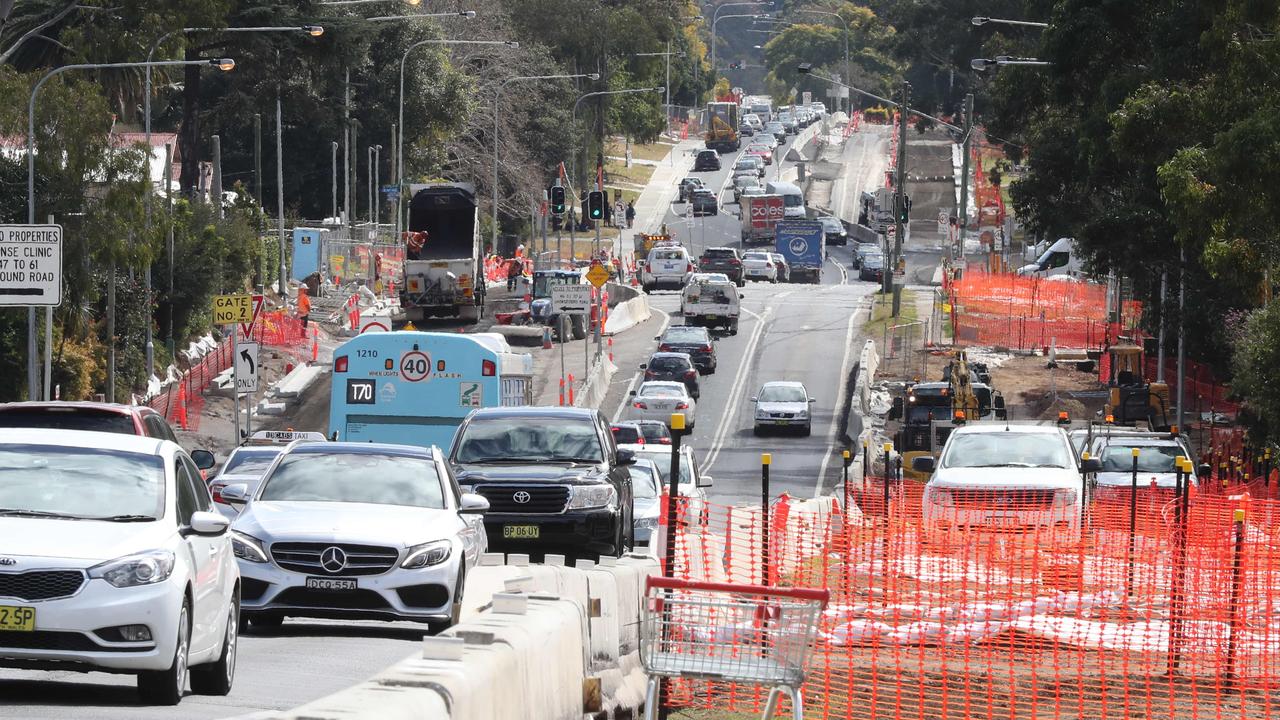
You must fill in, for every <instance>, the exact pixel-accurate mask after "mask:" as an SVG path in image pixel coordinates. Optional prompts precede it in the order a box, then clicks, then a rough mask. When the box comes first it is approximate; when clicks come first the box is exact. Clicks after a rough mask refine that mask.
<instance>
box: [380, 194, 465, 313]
mask: <svg viewBox="0 0 1280 720" xmlns="http://www.w3.org/2000/svg"><path fill="white" fill-rule="evenodd" d="M409 190H410V192H412V193H413V199H412V200H410V201H409V230H408V232H406V233H405V234H404V242H405V251H404V281H403V282H402V283H401V284H400V308H401V310H402V311H403V312H404V318H405V319H406V320H410V321H418V320H422V319H423V318H428V317H457V318H461V319H462V320H466V321H474V320H476V319H478V318H479V317H480V306H481V305H483V304H484V276H483V272H482V271H481V260H480V223H479V218H478V215H477V213H478V210H477V207H476V190H475V187H473V186H471V185H467V184H464V183H433V184H429V185H411V186H410V187H409Z"/></svg>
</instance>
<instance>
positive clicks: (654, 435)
mask: <svg viewBox="0 0 1280 720" xmlns="http://www.w3.org/2000/svg"><path fill="white" fill-rule="evenodd" d="M640 430H641V431H643V432H644V440H645V442H658V441H659V440H664V439H670V438H671V431H670V430H668V429H667V425H666V423H660V422H645V423H640Z"/></svg>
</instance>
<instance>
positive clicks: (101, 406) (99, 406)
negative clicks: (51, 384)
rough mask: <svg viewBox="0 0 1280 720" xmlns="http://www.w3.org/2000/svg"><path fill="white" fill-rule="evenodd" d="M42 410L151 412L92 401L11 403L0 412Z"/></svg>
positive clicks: (126, 413) (148, 408)
mask: <svg viewBox="0 0 1280 720" xmlns="http://www.w3.org/2000/svg"><path fill="white" fill-rule="evenodd" d="M42 408H68V409H80V410H98V411H101V412H116V413H120V414H121V415H132V414H133V413H135V412H146V411H149V410H151V408H150V407H147V406H146V405H125V404H124V403H106V402H93V401H90V400H82V401H80V400H77V401H70V400H47V401H31V402H11V403H3V404H0V412H4V411H5V410H18V409H42Z"/></svg>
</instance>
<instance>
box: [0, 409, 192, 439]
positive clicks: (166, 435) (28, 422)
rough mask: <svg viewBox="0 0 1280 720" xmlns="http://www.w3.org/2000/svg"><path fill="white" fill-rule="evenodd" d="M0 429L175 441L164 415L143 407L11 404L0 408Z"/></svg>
mask: <svg viewBox="0 0 1280 720" xmlns="http://www.w3.org/2000/svg"><path fill="white" fill-rule="evenodd" d="M0 428H50V429H55V430H89V431H93V432H108V433H119V434H121V435H141V436H143V437H152V438H158V439H160V440H172V441H174V442H178V438H177V437H176V436H175V435H174V434H173V428H171V427H169V423H168V422H167V421H165V419H164V416H163V415H161V414H160V413H158V412H156V411H155V410H152V409H151V408H149V407H147V406H146V405H121V404H118V403H100V402H62V401H51V402H15V403H4V404H2V405H0Z"/></svg>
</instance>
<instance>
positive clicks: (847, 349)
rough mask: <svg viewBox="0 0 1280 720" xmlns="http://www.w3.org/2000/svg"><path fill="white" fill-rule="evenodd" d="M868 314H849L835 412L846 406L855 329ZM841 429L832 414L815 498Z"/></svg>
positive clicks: (856, 311)
mask: <svg viewBox="0 0 1280 720" xmlns="http://www.w3.org/2000/svg"><path fill="white" fill-rule="evenodd" d="M865 312H867V311H866V310H865V309H863V310H855V311H853V312H852V313H850V314H849V325H848V328H847V329H846V330H845V334H844V359H843V360H841V361H840V384H839V385H838V386H837V387H836V397H835V399H836V404H835V412H839V411H840V406H841V405H843V404H844V394H845V391H846V389H847V388H848V385H849V358H850V357H852V354H853V328H854V326H855V324H856V321H857V319H858V316H859V315H860V314H862V313H865ZM839 429H840V419H839V418H838V417H836V416H835V414H834V413H833V414H832V417H831V432H830V433H829V434H828V436H827V451H826V452H825V453H823V455H822V464H821V465H820V466H819V467H818V482H817V483H816V484H815V485H814V486H813V496H814V497H819V496H820V495H822V481H823V479H824V478H826V476H827V463H829V462H831V456H832V455H833V454H834V453H835V450H836V432H837V431H838V430H839Z"/></svg>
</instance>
